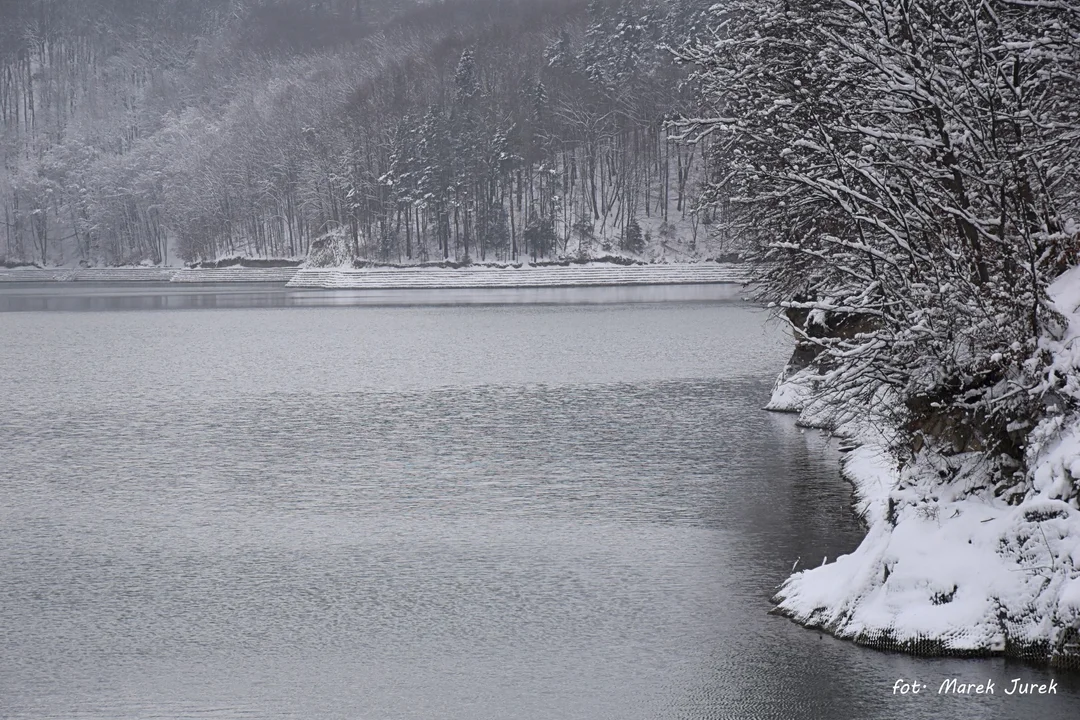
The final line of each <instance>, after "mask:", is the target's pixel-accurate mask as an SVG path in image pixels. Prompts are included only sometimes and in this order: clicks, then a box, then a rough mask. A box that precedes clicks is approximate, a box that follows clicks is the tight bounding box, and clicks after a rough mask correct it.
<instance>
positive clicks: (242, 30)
mask: <svg viewBox="0 0 1080 720" xmlns="http://www.w3.org/2000/svg"><path fill="white" fill-rule="evenodd" d="M709 5H710V3H709V2H704V1H703V0H676V1H675V2H661V1H660V0H612V1H610V2H605V1H604V0H591V1H590V2H586V1H585V0H450V1H447V2H438V3H420V2H407V1H406V0H321V1H312V0H161V1H160V2H153V3H147V2H139V1H137V0H0V120H2V135H0V205H2V206H3V228H2V230H0V261H6V262H9V263H11V262H21V261H34V262H37V263H41V264H51V263H60V262H67V263H71V262H80V261H81V262H85V263H90V264H110V265H115V264H128V263H139V262H152V263H161V262H165V261H166V259H167V258H179V259H183V260H188V261H194V260H200V259H214V258H217V257H223V256H229V255H247V256H251V257H302V256H304V255H305V254H306V253H307V251H308V249H309V247H310V244H311V242H312V241H313V240H315V239H317V238H320V237H323V236H327V235H332V236H336V237H339V238H343V239H345V240H346V241H347V242H348V243H350V244H351V246H352V250H353V253H352V254H353V255H354V256H355V257H358V258H367V259H374V260H386V261H409V260H426V259H442V258H455V259H464V258H471V259H500V260H516V259H522V258H541V257H552V256H556V255H570V254H582V255H590V254H599V253H604V252H614V251H622V252H628V253H635V252H641V251H642V250H644V248H645V247H646V245H649V246H651V247H661V248H662V247H665V246H667V247H672V249H673V250H678V251H681V252H691V253H692V252H694V251H695V250H696V246H697V243H698V242H699V240H703V239H704V238H705V236H706V233H705V231H704V228H703V227H702V225H703V224H708V223H710V222H711V220H712V217H711V214H710V213H708V212H706V213H704V214H699V213H696V212H694V210H695V209H696V205H697V194H698V193H697V188H698V184H699V181H700V180H702V179H703V178H704V177H705V175H706V173H707V172H708V154H707V153H706V152H705V148H704V146H702V145H700V144H693V143H690V142H682V141H674V140H672V139H670V137H669V132H668V130H667V129H666V124H667V123H668V122H669V121H670V120H672V119H673V118H675V117H677V116H680V115H684V114H693V108H694V107H695V106H696V102H697V95H696V92H695V89H694V86H693V83H692V82H691V80H690V78H689V72H688V69H687V68H686V66H684V65H682V64H680V63H678V62H676V61H675V60H674V58H673V55H672V53H671V52H670V51H669V50H668V49H667V48H669V47H679V46H681V45H682V44H684V43H685V42H686V41H687V40H688V38H690V37H691V36H692V35H693V34H694V33H695V32H696V31H697V30H699V29H701V28H703V27H704V24H703V23H704V21H705V20H706V18H707V16H708V12H707V11H708V7H709ZM675 246H678V247H677V248H676V247H675Z"/></svg>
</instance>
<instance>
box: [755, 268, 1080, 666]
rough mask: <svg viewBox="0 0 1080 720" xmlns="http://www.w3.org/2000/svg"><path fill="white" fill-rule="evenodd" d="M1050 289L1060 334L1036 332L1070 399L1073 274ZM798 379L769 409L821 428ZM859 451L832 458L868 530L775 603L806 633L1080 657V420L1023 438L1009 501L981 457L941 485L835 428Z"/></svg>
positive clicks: (1076, 295) (1076, 309)
mask: <svg viewBox="0 0 1080 720" xmlns="http://www.w3.org/2000/svg"><path fill="white" fill-rule="evenodd" d="M1049 295H1050V297H1051V299H1052V300H1053V302H1054V304H1055V306H1056V309H1057V310H1058V311H1059V312H1061V313H1062V315H1064V316H1065V318H1066V320H1067V322H1068V327H1067V329H1066V331H1065V332H1064V333H1063V336H1062V337H1061V338H1060V339H1057V340H1052V339H1049V338H1044V345H1045V346H1046V347H1048V348H1050V349H1051V351H1052V352H1053V353H1054V366H1055V368H1056V371H1057V372H1058V373H1059V374H1061V375H1062V377H1067V378H1068V379H1067V382H1066V384H1065V388H1066V389H1065V392H1075V391H1076V389H1077V387H1078V385H1077V383H1078V377H1080V348H1078V346H1080V343H1077V342H1074V341H1075V340H1076V338H1078V337H1080V267H1077V268H1073V269H1072V270H1070V271H1068V272H1067V273H1065V274H1064V275H1062V276H1061V277H1060V278H1058V280H1057V281H1056V282H1055V283H1054V284H1053V285H1052V286H1051V288H1050V292H1049ZM812 387H813V376H812V375H811V374H809V373H808V371H801V372H799V373H794V374H792V375H791V376H790V377H788V376H787V373H785V374H784V375H782V376H781V381H780V382H779V383H778V385H777V387H776V389H775V391H774V393H773V398H772V401H771V402H770V404H769V407H770V408H773V409H784V410H797V411H801V413H802V415H803V417H801V418H800V422H802V423H804V424H821V423H820V421H821V420H822V419H823V418H821V417H815V415H814V413H815V410H814V407H815V403H816V402H819V399H818V398H817V397H816V396H815V395H814V394H813V392H812ZM843 429H844V431H845V433H846V434H850V435H853V436H854V438H855V440H856V441H857V442H859V443H861V445H859V447H857V448H856V449H855V450H853V451H852V452H851V453H849V454H848V455H847V456H846V458H845V460H844V462H843V468H842V471H843V474H844V476H845V477H846V478H847V479H848V480H849V481H850V482H851V483H852V485H853V486H854V489H855V498H856V509H857V512H859V514H860V515H861V516H862V517H863V518H864V520H865V521H866V523H867V526H868V530H867V535H866V537H865V538H864V539H863V541H862V543H861V544H860V545H859V547H858V548H857V549H856V550H855V551H854V552H852V553H851V554H849V555H843V556H841V557H839V558H836V559H835V560H834V561H833V562H830V563H826V564H823V565H822V566H820V567H816V568H812V569H808V570H803V571H801V572H798V573H795V574H794V575H792V576H791V577H790V578H789V579H788V580H787V581H786V582H785V583H784V584H783V585H782V587H781V588H780V590H779V592H778V593H777V602H778V609H779V610H780V611H781V612H782V613H784V614H786V615H788V616H789V617H791V618H793V619H795V620H797V621H799V622H801V623H804V624H806V625H808V626H811V627H818V628H823V629H826V630H828V631H830V632H832V633H834V634H836V635H837V636H840V637H844V638H849V639H853V640H856V641H858V642H860V643H863V644H868V645H872V646H876V647H881V648H883V649H886V648H888V649H903V650H914V651H917V652H930V653H941V652H945V653H955V654H1009V655H1018V656H1024V657H1029V658H1030V657H1037V658H1039V659H1041V660H1045V661H1049V662H1051V663H1059V664H1060V663H1064V660H1063V658H1066V657H1069V658H1071V662H1075V659H1076V657H1078V656H1080V642H1078V637H1080V508H1078V507H1077V500H1076V498H1077V490H1076V481H1077V478H1080V418H1078V417H1062V416H1058V417H1056V418H1052V419H1049V420H1046V421H1043V423H1041V424H1040V426H1039V427H1038V428H1036V429H1035V430H1034V431H1033V432H1032V440H1031V443H1030V447H1031V450H1030V453H1031V455H1030V456H1029V467H1031V473H1030V489H1029V490H1028V492H1027V493H1026V495H1024V497H1023V500H1022V501H1021V502H1020V503H1019V504H1015V505H1010V504H1008V503H1007V502H1005V501H1004V500H1002V499H1000V498H998V497H995V496H994V493H993V492H992V491H991V490H990V489H989V488H987V487H982V486H981V479H982V478H981V476H980V462H979V461H980V456H979V455H978V454H977V453H969V454H968V455H966V456H962V457H959V458H953V460H954V465H955V464H957V463H958V464H959V468H960V469H959V470H958V471H957V472H956V473H955V475H954V476H953V477H950V478H948V479H941V478H940V477H939V476H938V474H937V472H936V471H935V470H934V468H933V467H932V466H931V463H930V462H928V461H927V460H926V458H924V457H920V458H917V459H916V460H915V461H914V462H913V463H911V464H909V465H908V466H907V467H900V466H899V464H898V463H897V461H896V460H895V459H894V458H893V456H892V455H891V454H889V453H887V452H886V451H885V450H884V447H883V445H882V444H881V443H880V437H877V436H876V433H877V431H876V430H872V428H871V427H870V423H865V422H864V423H862V425H860V423H859V420H858V419H856V420H855V421H852V422H848V423H847V424H846V425H845V427H844V428H843Z"/></svg>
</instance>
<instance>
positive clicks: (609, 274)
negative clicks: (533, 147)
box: [0, 262, 746, 290]
mask: <svg viewBox="0 0 1080 720" xmlns="http://www.w3.org/2000/svg"><path fill="white" fill-rule="evenodd" d="M21 282H37V283H42V282H45V283H52V282H55V283H93V282H96V283H132V284H138V283H191V284H195V283H207V284H209V283H213V284H231V283H276V284H282V285H286V286H287V287H290V288H317V289H341V290H406V289H425V290H435V289H450V288H461V289H481V288H541V287H596V286H618V285H681V284H712V283H730V284H743V283H745V282H746V272H745V270H744V269H743V266H741V265H739V264H735V263H716V262H709V263H671V264H649V265H644V264H643V265H622V264H616V263H588V264H584V263H583V264H570V265H539V266H528V265H526V266H521V267H515V266H507V267H497V266H495V267H493V266H475V267H463V268H446V267H415V268H397V267H374V268H363V269H353V268H297V267H265V268H264V267H241V266H232V267H226V268H205V269H204V268H157V267H155V268H82V269H71V268H11V269H5V268H0V284H7V283H12V284H14V283H21Z"/></svg>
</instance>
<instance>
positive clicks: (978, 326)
mask: <svg viewBox="0 0 1080 720" xmlns="http://www.w3.org/2000/svg"><path fill="white" fill-rule="evenodd" d="M710 25H711V28H712V30H711V31H710V32H709V33H708V34H707V35H706V36H705V37H703V38H700V39H699V40H698V41H697V42H695V43H694V44H693V45H692V46H691V47H689V48H687V49H686V50H685V55H686V58H687V59H688V60H690V61H692V62H694V63H696V64H697V66H698V79H699V81H700V82H701V84H702V91H703V93H704V95H705V97H706V99H707V103H708V105H709V106H710V112H709V113H708V114H707V115H706V116H705V117H704V119H700V120H699V121H697V122H690V123H687V124H686V130H687V132H690V133H692V134H698V135H707V136H709V137H710V138H711V140H712V143H713V149H714V155H713V157H712V162H713V167H714V175H713V177H712V180H713V183H712V187H711V190H710V192H711V202H712V203H713V204H714V205H715V206H716V207H717V208H718V209H719V210H720V212H718V218H719V219H720V222H721V223H722V224H723V225H725V226H726V228H727V230H728V232H731V233H733V234H735V235H737V236H738V237H740V238H742V239H744V240H745V241H746V242H747V243H748V247H749V255H750V256H751V259H752V260H753V263H752V266H753V267H754V268H755V272H756V274H757V281H758V282H757V287H758V291H759V293H760V297H761V298H762V299H763V300H764V301H767V302H769V303H771V304H773V306H774V307H776V308H777V309H778V310H779V311H780V312H782V313H783V314H784V315H785V316H786V317H787V318H788V319H789V320H790V321H791V323H792V326H793V327H794V328H795V333H796V337H797V339H798V340H799V341H800V350H799V352H797V353H796V356H795V358H794V363H793V366H792V367H791V368H790V371H789V374H790V376H789V377H787V378H785V380H786V382H785V383H782V384H781V386H780V387H779V388H778V393H777V394H776V396H775V397H774V405H776V406H786V407H787V408H789V409H799V410H802V411H803V416H804V421H806V422H808V423H811V424H819V425H824V426H826V427H830V428H834V429H839V430H841V431H842V432H846V433H848V434H850V435H853V436H854V437H855V438H856V439H858V440H859V441H860V442H862V443H867V444H868V445H872V446H874V447H876V448H877V450H879V451H880V453H879V454H874V453H870V455H869V456H867V454H866V453H865V452H864V453H861V455H860V454H857V455H855V456H853V457H855V460H854V461H852V462H849V467H848V472H849V476H850V477H851V478H852V479H853V481H854V482H855V483H856V487H857V491H858V492H859V495H860V500H861V507H862V509H863V511H864V514H865V515H866V517H867V519H868V521H869V522H870V523H871V535H870V537H869V538H868V540H867V542H866V543H864V547H863V548H860V552H859V553H857V554H856V555H855V556H852V557H850V558H848V559H847V560H845V561H843V562H842V563H838V564H837V566H835V567H832V569H830V570H824V569H823V570H822V571H821V572H818V571H810V572H808V573H803V574H802V575H799V576H796V578H795V579H794V580H793V582H792V583H790V584H789V586H788V587H787V588H786V589H785V590H784V591H783V592H782V593H781V595H782V597H783V598H785V605H784V607H785V610H786V611H787V612H789V613H791V614H792V615H794V616H796V617H799V618H800V619H802V620H804V621H808V622H814V623H816V624H820V625H823V626H825V627H829V628H830V629H833V630H835V631H837V632H840V633H841V634H845V635H848V636H850V637H854V638H858V639H862V640H864V641H866V642H871V643H876V644H884V645H887V646H893V647H901V648H914V649H920V647H921V649H922V650H923V651H926V650H932V651H941V650H946V651H957V652H990V651H1002V650H1004V649H1007V648H1009V647H1011V651H1012V653H1013V654H1023V653H1029V654H1030V655H1032V656H1034V657H1038V658H1039V659H1042V660H1044V659H1047V658H1049V659H1051V660H1054V659H1055V658H1058V659H1060V658H1062V657H1065V658H1068V662H1073V663H1075V662H1076V661H1077V657H1078V656H1080V647H1078V646H1077V640H1078V638H1080V544H1078V543H1080V513H1078V512H1077V510H1078V509H1080V482H1078V478H1080V441H1078V439H1077V438H1078V437H1080V435H1078V432H1077V428H1078V427H1080V370H1078V367H1080V364H1078V361H1080V355H1078V350H1077V344H1076V342H1075V341H1076V339H1077V337H1078V333H1080V315H1078V313H1077V310H1078V308H1077V304H1076V303H1077V301H1078V300H1080V296H1078V295H1077V283H1078V282H1080V278H1078V276H1077V275H1076V273H1075V272H1074V271H1072V270H1071V269H1072V268H1074V267H1075V266H1076V264H1077V262H1078V259H1080V224H1078V222H1077V219H1078V218H1080V5H1078V4H1076V3H1073V2H1060V1H1058V0H870V1H868V2H858V1H852V2H831V1H830V0H810V1H808V2H802V3H791V2H786V1H784V0H732V1H731V2H729V3H725V4H724V5H723V7H722V8H721V7H718V8H717V9H716V11H715V13H714V14H713V15H712V18H711V23H710ZM927 539H930V540H927ZM965 540H966V543H965V542H964V541H965ZM927 642H928V643H930V644H929V645H926V644H925V643H927ZM919 643H924V644H923V645H922V646H920V645H919ZM1063 662H1064V661H1063Z"/></svg>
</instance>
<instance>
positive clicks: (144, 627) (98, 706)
mask: <svg viewBox="0 0 1080 720" xmlns="http://www.w3.org/2000/svg"><path fill="white" fill-rule="evenodd" d="M734 296H736V294H735V293H733V292H731V291H730V290H721V289H716V288H713V289H711V290H705V289H700V288H699V289H698V290H693V289H683V290H682V291H681V294H680V292H676V291H671V290H668V291H663V292H662V291H659V290H657V289H655V288H653V289H649V288H640V289H636V290H635V289H628V288H612V289H589V290H587V291H583V290H579V291H573V292H567V291H546V292H537V293H530V294H528V295H515V294H509V295H507V294H501V295H500V294H498V293H495V294H492V293H490V292H485V291H469V292H466V293H458V294H457V295H456V296H446V295H440V294H431V293H427V294H415V293H413V294H409V293H406V294H396V295H395V294H393V293H382V294H379V295H376V296H368V295H365V294H362V293H351V294H350V293H325V292H323V293H292V292H286V291H283V290H281V289H271V288H262V289H254V290H252V289H245V290H243V291H238V290H237V289H236V288H188V289H184V290H182V291H178V290H176V289H168V288H164V289H155V288H130V287H129V288H94V289H71V288H61V289H60V290H59V291H58V290H56V289H55V288H54V289H52V290H50V289H49V288H30V287H21V288H17V289H11V288H0V310H8V311H21V312H0V717H3V718H20V719H24V718H25V719H30V718H57V719H58V718H95V719H98V718H100V719H106V718H110V719H112V718H115V719H124V718H236V717H245V718H246V717H250V718H297V719H307V718H313V719H314V718H358V719H361V718H372V719H381V718H388V719H389V718H416V719H421V718H423V719H426V718H460V719H461V720H485V719H488V718H490V719H492V720H496V719H499V720H501V719H504V718H506V719H510V718H529V719H532V718H537V719H540V718H552V719H559V718H581V719H582V720H585V719H590V720H591V719H596V720H605V719H611V720H624V719H625V720H633V719H635V718H641V719H643V720H645V719H653V718H687V719H699V718H700V719H704V718H789V717H790V718H804V717H806V718H900V717H903V718H1012V717H1017V716H1022V715H1023V716H1027V715H1030V716H1031V717H1040V718H1074V717H1077V714H1078V711H1080V683H1078V682H1077V679H1076V678H1075V677H1072V676H1056V681H1057V683H1058V688H1059V689H1058V693H1057V694H1056V695H1054V696H1047V697H1040V698H1030V697H1028V698H1022V699H1017V698H1006V697H1004V696H1003V695H1002V694H1001V686H1008V684H1009V680H1011V678H1013V677H1022V678H1024V679H1025V680H1034V681H1039V682H1049V681H1050V679H1051V677H1053V676H1052V675H1051V674H1050V673H1047V672H1045V671H1042V670H1039V669H1036V668H1030V667H1025V666H1016V665H1009V664H1006V663H1004V662H1003V661H997V660H994V661H960V660H920V659H914V658H909V657H906V656H901V655H888V654H881V653H877V652H874V651H870V650H866V649H863V648H859V647H856V646H854V645H851V644H848V643H843V642H839V641H836V640H833V639H831V638H829V637H822V636H820V635H819V634H818V633H817V632H812V631H808V630H805V629H803V628H800V627H798V626H797V625H794V624H792V623H790V622H789V621H787V620H784V619H782V618H779V617H775V616H772V615H769V614H768V611H769V609H770V608H771V603H770V601H769V598H770V595H771V594H772V592H773V591H774V589H775V587H776V586H777V585H778V584H779V583H780V582H781V581H782V580H783V578H784V577H785V576H786V574H787V573H788V572H789V571H790V569H791V567H792V564H793V563H794V562H795V561H796V560H797V559H800V558H801V559H800V560H799V562H800V563H801V564H803V565H805V564H808V563H817V562H821V559H822V558H823V557H824V556H829V557H835V556H836V555H837V554H840V553H842V552H846V551H849V550H851V549H852V548H854V547H855V546H856V545H857V544H858V542H859V540H860V538H861V530H860V528H859V525H858V523H857V522H856V520H855V519H854V518H853V517H852V514H851V511H850V503H849V501H850V490H849V488H848V487H847V486H846V485H845V484H844V483H843V482H842V481H841V480H840V478H839V476H838V473H837V455H836V452H835V450H834V449H833V448H832V446H831V445H830V444H829V443H828V442H827V441H826V440H825V439H823V438H822V437H821V436H820V435H818V434H815V433H812V432H806V433H804V432H802V431H800V430H799V429H797V428H795V427H794V424H793V422H792V420H791V418H789V417H784V416H777V415H773V414H769V413H765V412H762V411H761V410H760V407H761V406H762V405H763V404H764V402H765V401H766V399H767V397H768V394H769V390H770V387H771V383H772V379H773V378H774V376H775V374H776V372H777V371H778V370H779V368H780V367H781V366H782V365H783V363H784V361H785V359H786V356H787V355H788V343H787V341H786V340H785V338H784V336H783V334H782V332H781V331H780V329H779V328H777V327H775V326H772V325H769V324H766V322H765V317H764V315H763V314H762V312H761V311H759V310H756V309H753V308H751V307H750V306H748V305H745V304H742V303H740V302H738V301H737V300H734V299H732V298H733V297H734ZM103 298H104V299H103ZM109 298H111V300H110V299H109ZM177 298H181V299H177ZM222 298H226V299H225V300H223V299H222ZM155 308H157V309H155ZM197 308H201V309H197ZM74 311H80V312H74ZM951 677H958V678H960V679H961V680H962V681H964V682H969V681H970V682H977V681H980V680H984V679H986V678H993V679H994V680H995V682H996V683H997V684H998V686H999V692H998V695H997V696H995V697H981V698H968V697H944V696H940V697H939V696H937V695H936V687H937V684H939V683H940V682H941V681H942V680H944V679H947V678H951ZM898 678H907V679H912V678H918V679H920V680H921V681H924V682H928V683H931V684H932V685H933V686H934V687H933V688H932V690H930V691H926V692H924V694H922V695H921V696H919V697H916V698H910V697H909V698H901V697H899V696H894V695H893V694H892V688H893V684H894V682H895V681H896V680H897V679H898Z"/></svg>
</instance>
